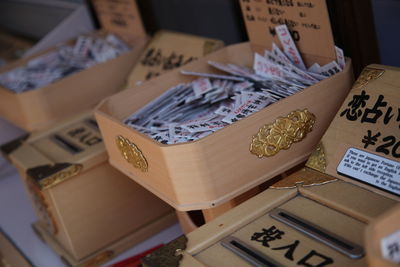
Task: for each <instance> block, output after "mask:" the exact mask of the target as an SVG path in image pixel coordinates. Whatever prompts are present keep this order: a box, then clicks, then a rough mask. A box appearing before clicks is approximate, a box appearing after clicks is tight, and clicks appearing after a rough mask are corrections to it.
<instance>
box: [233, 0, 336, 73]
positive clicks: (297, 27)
mask: <svg viewBox="0 0 400 267" xmlns="http://www.w3.org/2000/svg"><path fill="white" fill-rule="evenodd" d="M240 4H241V8H242V13H243V18H244V21H245V24H246V28H247V33H248V35H249V39H250V42H251V44H252V45H253V46H254V48H255V49H256V50H257V51H260V52H263V50H264V49H271V47H272V42H274V43H275V44H277V45H278V46H280V41H279V38H278V35H277V33H276V31H275V27H276V26H279V25H282V24H286V25H287V26H288V28H289V30H290V33H291V35H292V37H293V39H294V41H295V42H296V45H297V47H298V49H299V50H300V52H301V54H302V56H303V58H304V60H305V62H306V64H307V67H309V65H310V64H312V63H314V62H317V63H319V64H320V65H323V64H326V63H328V62H331V61H332V60H335V59H336V53H335V44H334V40H333V35H332V30H331V25H330V22H329V14H328V9H327V6H326V2H325V0H241V1H240ZM280 48H282V47H281V46H280Z"/></svg>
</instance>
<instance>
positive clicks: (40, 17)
mask: <svg viewBox="0 0 400 267" xmlns="http://www.w3.org/2000/svg"><path fill="white" fill-rule="evenodd" d="M0 29H1V30H2V32H0V47H1V48H4V47H8V49H7V50H8V51H10V52H11V50H10V49H13V50H16V52H15V53H12V54H13V55H10V53H8V55H7V56H5V57H4V59H5V62H10V61H12V60H15V59H16V58H17V56H25V57H26V56H30V55H33V54H35V53H38V52H40V51H43V50H45V49H47V48H50V47H52V46H54V45H56V44H58V43H61V42H65V41H67V40H69V39H72V38H75V37H77V36H79V35H81V34H85V33H89V32H91V31H93V30H94V29H95V26H94V23H93V20H92V17H91V14H90V11H89V8H88V7H87V6H86V5H85V4H84V3H79V2H71V1H62V0H4V1H1V2H0ZM0 50H2V49H0ZM2 54H3V51H2V52H1V54H0V58H2ZM11 56H13V57H11Z"/></svg>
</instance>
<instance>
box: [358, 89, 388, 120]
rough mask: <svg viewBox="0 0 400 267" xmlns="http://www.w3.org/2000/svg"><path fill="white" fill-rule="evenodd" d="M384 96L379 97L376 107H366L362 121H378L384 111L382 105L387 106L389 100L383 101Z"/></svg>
mask: <svg viewBox="0 0 400 267" xmlns="http://www.w3.org/2000/svg"><path fill="white" fill-rule="evenodd" d="M383 99H384V96H383V95H379V97H378V99H377V100H376V102H375V105H374V107H373V108H372V109H371V108H366V109H365V111H364V115H363V116H362V118H361V123H364V122H369V123H376V121H377V120H378V119H379V118H380V116H382V114H383V112H382V111H381V110H380V108H382V107H386V106H387V102H385V101H383Z"/></svg>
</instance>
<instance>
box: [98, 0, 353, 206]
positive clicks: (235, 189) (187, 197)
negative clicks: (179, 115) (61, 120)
mask: <svg viewBox="0 0 400 267" xmlns="http://www.w3.org/2000/svg"><path fill="white" fill-rule="evenodd" d="M244 2H245V1H244ZM314 2H315V1H314ZM317 2H318V4H316V5H315V6H314V7H315V8H313V11H312V12H311V11H310V14H311V13H312V14H314V15H315V12H316V13H317V15H318V16H317V17H318V18H315V20H316V21H317V22H318V23H320V27H321V29H320V30H319V31H320V34H321V36H325V37H327V40H328V45H326V46H325V47H324V48H323V49H319V50H317V49H315V51H314V50H311V54H310V53H309V52H308V51H309V49H306V48H309V47H310V46H311V47H315V41H316V40H315V39H316V36H317V35H315V34H314V35H312V34H311V35H308V36H307V35H305V34H304V38H302V39H301V40H300V41H299V44H298V45H299V47H301V48H302V51H303V50H304V51H306V52H307V53H305V54H302V56H303V57H304V58H305V59H306V61H307V62H308V64H309V62H312V60H317V62H320V63H321V64H325V63H326V62H328V61H332V60H334V59H335V58H336V57H335V56H334V55H332V53H333V54H334V50H335V49H334V44H333V39H332V38H333V37H332V36H331V29H330V25H329V20H328V14H327V9H326V5H325V3H324V1H317ZM263 3H264V2H263ZM271 3H272V2H271ZM271 3H269V1H267V5H273V4H271ZM246 10H247V8H244V13H246ZM296 14H297V15H298V12H297V13H296ZM310 17H311V16H310ZM247 27H248V30H249V29H253V28H254V27H255V28H256V29H258V30H259V31H260V33H259V34H261V35H266V36H267V39H268V42H267V41H266V42H265V43H264V48H270V47H269V46H272V41H273V40H274V39H275V38H274V37H273V36H272V35H271V34H269V33H268V34H267V33H266V31H265V30H262V29H264V28H260V24H248V25H247ZM261 27H264V25H263V24H262V25H261ZM249 31H250V30H249ZM304 32H306V33H307V32H308V30H304ZM250 38H251V36H250ZM254 40H255V39H253V40H252V39H251V43H242V44H236V45H231V46H228V47H226V48H223V49H220V50H219V51H216V52H214V53H212V54H210V55H207V56H206V57H204V58H202V59H199V60H198V61H196V62H193V63H189V64H188V65H186V66H184V67H181V68H180V69H177V70H174V71H171V72H169V73H166V74H164V75H162V76H161V77H158V78H155V79H154V80H150V81H148V82H146V83H143V84H142V85H141V86H138V87H136V88H130V89H128V90H125V91H123V92H120V93H118V94H115V95H113V96H111V97H109V98H107V99H105V100H104V101H103V102H102V103H101V104H99V106H98V107H97V108H96V113H95V114H96V119H97V121H98V123H99V126H100V129H101V132H102V135H103V138H104V140H105V145H106V149H107V151H108V153H109V156H110V159H109V161H110V163H111V165H113V166H114V167H116V168H118V169H119V170H120V171H122V172H124V173H125V174H126V175H128V176H129V177H131V178H132V179H134V180H135V181H136V182H138V183H139V184H141V185H142V186H144V187H145V188H147V189H148V190H150V191H151V192H153V193H155V194H156V195H157V196H159V197H160V198H162V199H163V200H165V201H166V202H168V203H169V204H170V205H172V206H173V207H174V208H176V209H177V210H181V211H185V210H194V209H207V208H212V207H215V206H217V205H219V204H222V203H226V202H227V201H229V200H231V199H233V198H234V197H236V196H238V195H239V194H241V193H244V192H246V191H248V190H250V189H252V188H254V187H256V186H257V185H259V184H261V183H262V182H264V181H266V180H268V179H270V178H272V177H274V176H276V175H278V174H280V173H282V172H284V171H285V170H288V169H290V168H291V167H293V166H295V165H297V164H299V163H300V162H302V161H304V160H306V159H307V157H308V156H309V154H310V153H311V150H312V148H313V147H314V146H315V145H316V144H317V142H318V141H319V140H320V138H321V137H322V134H323V133H324V132H325V130H326V129H327V127H328V125H329V123H330V122H331V120H332V119H333V117H334V114H335V113H336V111H337V110H338V108H339V107H340V104H341V103H342V101H343V100H344V98H345V96H346V95H347V94H348V90H349V89H350V87H351V84H352V81H353V75H352V69H351V62H350V59H347V61H346V65H345V67H344V69H343V71H342V72H340V73H338V74H336V75H334V76H332V77H330V78H328V79H325V80H323V81H321V82H319V83H317V84H315V85H313V86H311V87H308V88H306V89H305V90H303V91H301V92H299V93H297V94H295V95H292V96H290V97H287V98H285V99H283V100H281V101H279V102H277V103H274V104H272V105H270V106H268V107H267V108H264V109H262V110H261V111H259V112H257V113H255V114H252V115H251V116H249V117H247V118H245V119H242V120H240V121H238V122H236V123H234V124H232V125H229V126H228V127H225V128H223V129H221V130H219V131H217V132H215V133H213V134H210V135H208V136H207V137H205V138H202V139H200V140H197V141H194V142H189V143H184V144H176V145H163V144H160V143H158V142H156V141H154V140H153V139H151V138H149V137H147V136H145V135H143V134H141V133H139V132H138V131H136V130H134V129H132V128H130V127H128V126H126V125H125V124H123V123H122V121H123V120H125V119H126V118H127V117H128V116H129V115H131V114H132V113H134V112H135V111H137V110H139V109H140V108H142V107H143V106H144V105H146V103H148V102H150V101H151V100H152V99H154V98H156V97H157V96H159V95H160V94H162V93H163V92H165V91H166V90H167V89H169V88H171V87H173V86H176V85H177V84H179V83H185V82H189V81H191V80H193V79H195V78H194V77H192V76H191V77H187V76H183V75H181V74H180V70H181V69H184V70H187V71H194V72H208V73H210V72H215V70H213V69H212V67H210V66H209V65H208V64H207V61H210V60H211V61H217V62H222V63H233V64H238V65H245V66H251V65H252V63H253V50H252V45H254V47H256V48H258V49H259V48H260V44H259V43H257V42H254ZM329 40H331V42H329ZM321 50H322V51H321ZM312 51H314V52H315V54H312ZM306 110H307V111H308V112H311V113H312V114H314V115H315V117H316V120H315V123H314V124H313V126H312V131H311V132H309V133H308V134H307V135H306V138H304V139H303V140H302V141H300V142H298V143H293V144H292V145H291V147H290V148H289V149H287V150H280V151H279V152H278V153H277V154H276V155H274V156H270V157H263V158H259V157H257V156H256V155H254V154H252V153H251V152H250V151H249V147H250V144H251V143H252V139H253V136H255V135H257V133H258V132H259V131H260V130H261V129H262V127H263V126H267V125H270V126H271V127H278V126H277V125H278V124H279V121H282V119H283V120H284V121H289V120H290V119H288V117H290V116H291V115H290V114H293V113H292V112H295V113H297V114H298V115H300V114H301V116H303V115H304V116H306V114H309V113H308V112H307V111H306ZM295 117H296V116H295ZM310 117H312V116H310ZM312 121H313V120H312ZM288 124H290V126H288V128H287V129H286V130H288V132H290V131H298V130H300V132H303V131H305V128H302V129H300V128H296V127H297V126H295V125H296V123H290V122H288ZM273 125H275V126H273ZM291 127H295V128H296V129H294V128H291ZM288 132H286V133H285V130H284V131H281V133H282V135H281V136H275V137H274V138H271V139H275V140H277V142H281V140H283V139H285V135H287V133H288ZM303 133H305V132H303ZM304 136H305V135H304ZM265 139H267V138H265ZM285 140H286V139H285ZM271 145H272V146H273V147H277V145H276V144H272V143H271ZM266 147H269V145H266ZM135 166H136V167H135ZM138 166H139V167H140V166H141V167H143V168H141V169H140V168H137V167H138Z"/></svg>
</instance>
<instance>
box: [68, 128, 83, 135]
mask: <svg viewBox="0 0 400 267" xmlns="http://www.w3.org/2000/svg"><path fill="white" fill-rule="evenodd" d="M84 132H86V129H85V128H84V127H79V128H75V129H73V130H70V131H69V132H68V135H69V136H71V137H75V136H76V135H78V134H81V133H84Z"/></svg>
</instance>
